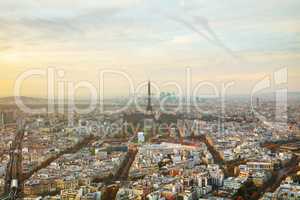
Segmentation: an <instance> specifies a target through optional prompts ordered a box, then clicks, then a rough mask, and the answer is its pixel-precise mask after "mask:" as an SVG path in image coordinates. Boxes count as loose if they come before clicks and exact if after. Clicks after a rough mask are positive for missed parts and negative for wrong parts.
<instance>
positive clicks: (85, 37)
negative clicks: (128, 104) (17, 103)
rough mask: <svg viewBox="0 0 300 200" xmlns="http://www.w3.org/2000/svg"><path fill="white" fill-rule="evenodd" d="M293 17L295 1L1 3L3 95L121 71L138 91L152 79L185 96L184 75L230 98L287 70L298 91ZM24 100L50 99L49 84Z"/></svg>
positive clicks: (118, 84)
mask: <svg viewBox="0 0 300 200" xmlns="http://www.w3.org/2000/svg"><path fill="white" fill-rule="evenodd" d="M299 10H300V1H299V0H284V1H283V0H261V1H258V0H226V1H220V0H185V1H184V0H163V1H162V0H151V1H150V0H109V1H99V0H89V1H82V0H81V1H79V0H43V1H39V0H3V1H0V30H1V31H0V72H1V73H0V88H1V90H0V96H11V95H13V94H14V89H13V88H14V83H15V81H16V79H17V78H18V77H19V76H20V75H21V74H22V73H23V72H25V71H28V70H31V69H43V70H46V69H47V68H48V67H54V68H56V69H57V70H64V72H65V73H64V77H61V79H60V80H61V81H72V82H75V83H76V82H79V81H89V82H91V83H92V84H94V85H95V87H97V86H98V82H99V71H101V70H104V69H110V70H120V71H122V72H125V73H126V74H127V75H128V76H129V77H130V79H132V81H133V83H134V86H135V87H137V86H138V85H139V84H140V83H142V82H143V81H145V80H148V79H151V80H152V81H153V82H155V83H157V85H158V86H160V87H161V89H162V90H164V89H165V90H169V89H170V88H163V87H164V86H163V83H165V82H167V81H175V82H177V83H178V84H180V85H182V87H184V84H185V79H186V68H187V67H189V68H190V70H191V81H192V87H193V86H195V85H196V84H197V83H199V82H201V81H210V82H212V83H214V84H216V85H217V86H219V85H220V84H221V83H226V82H229V81H234V82H235V84H234V85H233V86H232V87H231V89H230V92H232V93H234V94H248V93H250V91H251V88H253V87H254V85H255V84H256V83H257V82H258V81H259V80H261V79H263V78H264V77H265V76H268V75H272V73H273V72H274V71H276V70H278V69H280V68H282V67H288V70H289V77H288V78H289V79H288V80H289V83H288V87H289V90H290V91H300V65H299V64H300V43H299V42H300V12H299ZM107 79H108V80H107V81H106V82H105V83H106V84H105V88H106V89H107V90H106V91H107V95H126V94H128V87H129V86H128V85H129V84H128V81H126V79H125V78H124V77H117V76H111V77H108V78H107ZM57 81H58V80H57ZM57 81H56V82H57ZM56 82H55V83H56ZM55 87H57V86H55ZM83 93H84V91H82V94H83ZM22 95H27V96H44V95H46V81H45V77H30V78H29V79H28V80H26V81H24V83H23V86H22Z"/></svg>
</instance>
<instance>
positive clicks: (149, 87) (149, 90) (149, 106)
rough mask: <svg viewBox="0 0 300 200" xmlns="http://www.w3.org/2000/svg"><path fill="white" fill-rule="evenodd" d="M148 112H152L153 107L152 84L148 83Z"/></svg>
mask: <svg viewBox="0 0 300 200" xmlns="http://www.w3.org/2000/svg"><path fill="white" fill-rule="evenodd" d="M147 112H152V105H151V82H150V81H149V82H148V104H147Z"/></svg>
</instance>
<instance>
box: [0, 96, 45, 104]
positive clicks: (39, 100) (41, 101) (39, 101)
mask: <svg viewBox="0 0 300 200" xmlns="http://www.w3.org/2000/svg"><path fill="white" fill-rule="evenodd" d="M21 100H22V102H23V103H24V104H26V105H30V104H47V99H43V98H34V97H25V96H21ZM0 104H2V105H13V104H15V97H3V98H0Z"/></svg>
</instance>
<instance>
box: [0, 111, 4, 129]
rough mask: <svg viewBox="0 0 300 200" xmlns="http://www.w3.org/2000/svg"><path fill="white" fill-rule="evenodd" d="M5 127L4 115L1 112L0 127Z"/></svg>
mask: <svg viewBox="0 0 300 200" xmlns="http://www.w3.org/2000/svg"><path fill="white" fill-rule="evenodd" d="M2 126H4V113H3V112H0V127H2Z"/></svg>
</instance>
